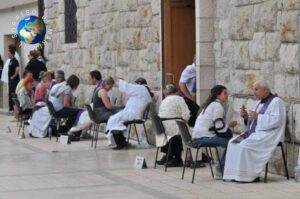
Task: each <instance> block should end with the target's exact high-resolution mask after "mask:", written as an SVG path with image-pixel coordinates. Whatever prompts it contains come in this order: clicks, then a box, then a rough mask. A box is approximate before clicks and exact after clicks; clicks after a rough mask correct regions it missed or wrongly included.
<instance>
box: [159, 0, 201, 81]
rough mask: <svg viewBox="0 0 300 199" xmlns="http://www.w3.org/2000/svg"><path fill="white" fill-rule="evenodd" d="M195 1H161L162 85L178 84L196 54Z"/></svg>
mask: <svg viewBox="0 0 300 199" xmlns="http://www.w3.org/2000/svg"><path fill="white" fill-rule="evenodd" d="M195 35H196V32H195V0H164V1H163V38H164V39H163V45H164V48H163V53H164V63H163V64H164V66H165V67H164V70H163V78H164V83H166V84H167V83H171V82H173V83H175V84H176V85H177V84H178V81H179V79H180V75H181V72H182V71H183V70H184V68H185V67H186V66H187V65H190V64H192V62H193V58H194V55H195V52H196V38H195Z"/></svg>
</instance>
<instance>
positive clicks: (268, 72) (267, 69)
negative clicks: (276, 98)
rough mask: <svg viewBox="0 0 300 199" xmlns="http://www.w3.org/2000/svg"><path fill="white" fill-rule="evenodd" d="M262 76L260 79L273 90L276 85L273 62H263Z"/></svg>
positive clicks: (260, 75)
mask: <svg viewBox="0 0 300 199" xmlns="http://www.w3.org/2000/svg"><path fill="white" fill-rule="evenodd" d="M260 65H261V67H260V74H259V76H258V79H261V80H264V81H266V82H268V83H269V85H270V87H271V89H272V88H273V85H274V63H273V62H263V63H260Z"/></svg>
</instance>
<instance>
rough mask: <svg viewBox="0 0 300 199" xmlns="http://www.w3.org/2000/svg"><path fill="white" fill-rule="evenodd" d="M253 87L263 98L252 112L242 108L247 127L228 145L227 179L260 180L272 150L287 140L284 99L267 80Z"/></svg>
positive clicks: (225, 173) (225, 178)
mask: <svg viewBox="0 0 300 199" xmlns="http://www.w3.org/2000/svg"><path fill="white" fill-rule="evenodd" d="M253 86H254V95H255V97H256V98H257V99H258V100H259V101H258V102H257V104H256V106H255V108H254V109H252V110H251V111H249V112H246V111H245V110H244V109H243V110H242V111H241V116H242V117H243V118H244V119H245V120H246V122H247V129H246V131H245V132H244V133H243V134H241V135H240V136H237V137H235V138H232V139H231V140H230V142H229V144H228V148H227V155H226V163H225V170H224V176H223V179H224V180H235V181H240V182H253V181H258V180H259V178H258V176H259V174H260V173H261V172H262V171H263V169H264V168H265V165H266V163H267V162H268V161H269V159H270V158H271V155H272V152H273V151H274V150H275V148H276V146H277V144H278V143H279V142H280V141H282V140H283V139H284V132H285V124H286V110H285V105H284V102H283V101H282V100H281V99H280V98H279V97H276V96H274V95H273V94H272V93H271V92H270V87H269V85H268V84H267V83H266V82H264V81H256V82H255V83H254V85H253Z"/></svg>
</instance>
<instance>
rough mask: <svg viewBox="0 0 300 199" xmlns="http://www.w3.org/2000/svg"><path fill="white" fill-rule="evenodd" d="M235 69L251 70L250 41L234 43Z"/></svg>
mask: <svg viewBox="0 0 300 199" xmlns="http://www.w3.org/2000/svg"><path fill="white" fill-rule="evenodd" d="M233 45H234V51H233V54H234V56H233V59H234V68H237V69H238V68H244V69H247V68H249V63H250V57H249V42H248V41H241V42H239V41H237V42H234V44H233Z"/></svg>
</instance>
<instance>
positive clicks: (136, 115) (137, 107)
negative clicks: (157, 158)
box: [106, 78, 152, 149]
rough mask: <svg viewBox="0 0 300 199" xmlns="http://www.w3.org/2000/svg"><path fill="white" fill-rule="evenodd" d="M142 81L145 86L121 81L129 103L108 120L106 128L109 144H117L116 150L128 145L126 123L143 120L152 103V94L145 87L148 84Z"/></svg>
mask: <svg viewBox="0 0 300 199" xmlns="http://www.w3.org/2000/svg"><path fill="white" fill-rule="evenodd" d="M139 79H141V78H139ZM142 79H143V80H144V81H143V82H144V84H143V85H140V84H131V83H127V82H126V81H124V80H121V79H120V80H119V89H120V91H121V92H124V93H126V94H127V102H126V105H125V108H124V109H123V110H121V111H120V112H118V113H116V114H114V115H112V116H111V117H110V118H109V119H108V122H107V126H106V134H107V135H106V136H107V138H108V141H109V144H116V145H117V146H116V147H115V149H122V148H124V147H126V146H127V144H128V143H127V142H126V139H125V137H124V135H123V133H125V131H126V129H127V127H126V125H125V124H124V123H125V122H127V121H132V120H136V119H141V118H142V116H143V113H144V111H145V109H146V107H147V105H148V104H149V103H151V101H152V98H151V94H150V93H151V92H150V91H149V90H148V88H147V87H146V85H145V83H147V82H146V80H145V79H144V78H142ZM138 83H139V82H138Z"/></svg>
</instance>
